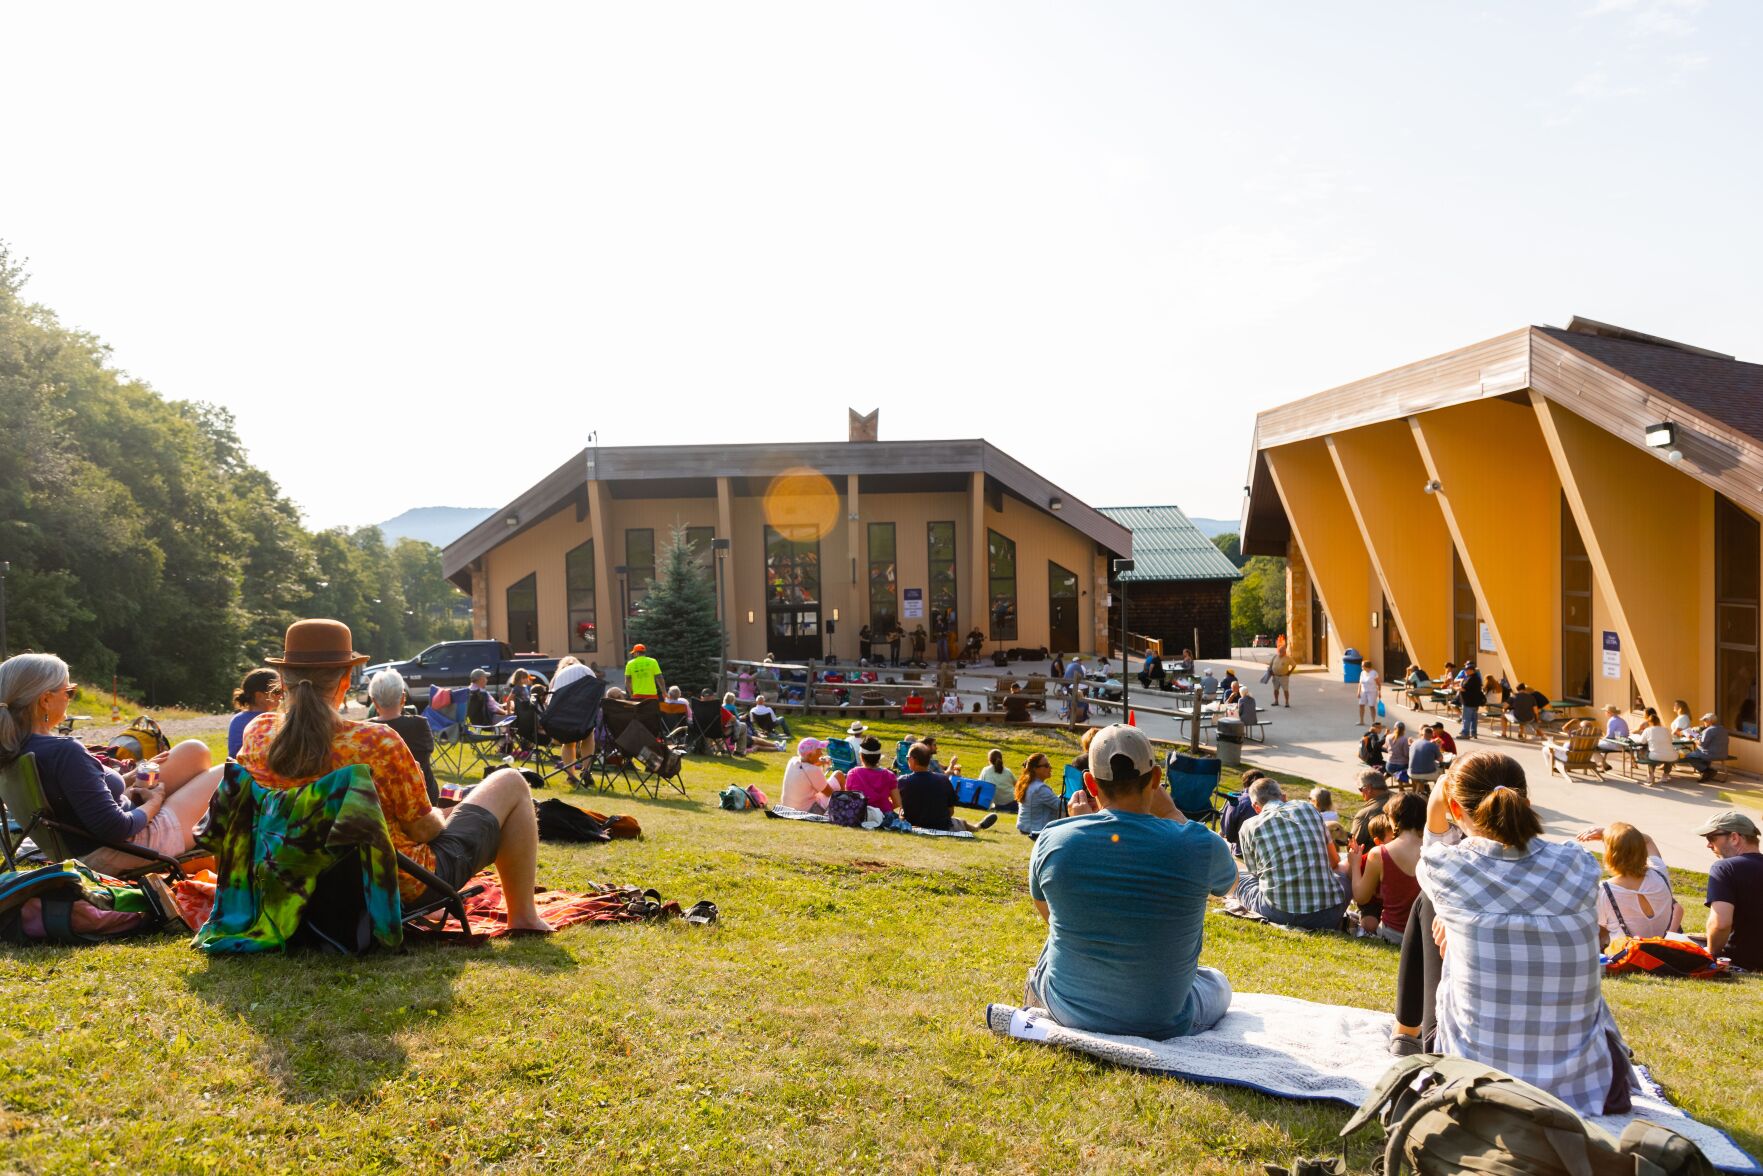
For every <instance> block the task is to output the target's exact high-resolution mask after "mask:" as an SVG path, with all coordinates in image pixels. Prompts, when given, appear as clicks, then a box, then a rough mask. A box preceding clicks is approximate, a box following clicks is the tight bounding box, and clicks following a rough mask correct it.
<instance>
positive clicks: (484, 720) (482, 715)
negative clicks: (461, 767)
mask: <svg viewBox="0 0 1763 1176" xmlns="http://www.w3.org/2000/svg"><path fill="white" fill-rule="evenodd" d="M514 724H515V716H513V715H509V716H508V717H506V718H502V719H498V718H496V717H495V716H494V715H492V714H491V713H490V695H489V692H488V691H485V690H470V691H467V692H466V696H465V726H464V728H463V729H462V731H461V732H460V736H459V742H460V744H461V746H462V747H463V749H464V750H465V751H468V752H470V753H471V755H472V756H473V757H474V759H473V762H472V763H471V764H470V765H468V766H467V767H466V769H465V770H466V771H472V770H475V769H477V768H490V769H495V768H500V767H503V766H504V761H506V760H507V759H508V758H509V757H510V756H512V755H513V754H514V747H515V726H514Z"/></svg>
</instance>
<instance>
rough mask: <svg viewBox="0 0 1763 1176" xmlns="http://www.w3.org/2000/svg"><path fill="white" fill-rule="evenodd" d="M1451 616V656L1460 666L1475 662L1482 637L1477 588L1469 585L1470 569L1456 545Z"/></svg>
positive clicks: (1432, 671) (1453, 562)
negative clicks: (1477, 616) (1476, 608)
mask: <svg viewBox="0 0 1763 1176" xmlns="http://www.w3.org/2000/svg"><path fill="white" fill-rule="evenodd" d="M1451 614H1452V615H1451V656H1452V657H1453V658H1454V659H1455V660H1456V662H1457V664H1458V665H1462V664H1463V663H1464V662H1466V661H1474V660H1475V646H1476V643H1477V638H1478V637H1479V635H1480V628H1479V627H1478V625H1477V624H1476V619H1475V615H1476V614H1475V588H1474V586H1473V585H1471V584H1470V583H1469V569H1468V568H1466V567H1464V566H1463V557H1462V556H1461V555H1458V554H1457V545H1456V544H1455V543H1453V544H1451ZM1427 672H1428V673H1437V672H1438V671H1436V670H1432V669H1429V670H1428V671H1427Z"/></svg>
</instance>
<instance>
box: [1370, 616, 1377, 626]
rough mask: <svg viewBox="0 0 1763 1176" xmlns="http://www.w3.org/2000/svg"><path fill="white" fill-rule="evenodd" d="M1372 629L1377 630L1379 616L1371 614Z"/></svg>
mask: <svg viewBox="0 0 1763 1176" xmlns="http://www.w3.org/2000/svg"><path fill="white" fill-rule="evenodd" d="M1371 627H1372V628H1373V629H1375V628H1377V614H1376V613H1372V614H1371Z"/></svg>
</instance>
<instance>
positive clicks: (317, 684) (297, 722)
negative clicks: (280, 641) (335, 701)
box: [264, 666, 348, 780]
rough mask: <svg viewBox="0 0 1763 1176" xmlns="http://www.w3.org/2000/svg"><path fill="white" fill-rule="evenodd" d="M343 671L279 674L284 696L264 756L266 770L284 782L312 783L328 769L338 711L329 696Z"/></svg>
mask: <svg viewBox="0 0 1763 1176" xmlns="http://www.w3.org/2000/svg"><path fill="white" fill-rule="evenodd" d="M347 672H348V671H347V670H346V669H338V668H335V667H325V668H322V669H320V668H314V669H310V670H300V669H295V668H294V667H292V666H290V667H288V668H286V669H284V670H283V671H282V681H283V682H284V683H285V685H286V688H287V695H286V697H285V698H284V699H283V701H282V722H281V726H279V727H277V728H276V732H275V735H274V736H272V737H271V738H270V741H269V748H268V750H267V751H266V753H265V755H264V760H265V762H266V763H267V764H268V765H269V770H270V771H272V772H274V773H275V774H276V775H278V776H280V777H282V778H283V779H284V780H314V779H317V778H318V777H319V776H322V775H324V774H325V773H326V772H328V771H330V770H331V741H332V740H333V739H334V738H335V737H336V733H337V722H338V720H337V708H336V707H335V706H333V705H332V703H331V697H332V695H333V694H334V693H335V691H336V687H337V682H338V681H339V680H341V677H342V675H343V674H345V673H347Z"/></svg>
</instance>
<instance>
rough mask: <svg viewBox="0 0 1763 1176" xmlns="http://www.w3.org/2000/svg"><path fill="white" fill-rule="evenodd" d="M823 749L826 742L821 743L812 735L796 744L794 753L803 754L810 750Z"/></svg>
mask: <svg viewBox="0 0 1763 1176" xmlns="http://www.w3.org/2000/svg"><path fill="white" fill-rule="evenodd" d="M825 749H826V744H824V743H822V742H821V741H820V740H818V739H815V738H813V737H809V738H807V739H804V740H802V742H800V743H798V744H796V755H797V756H805V755H807V754H808V753H809V752H811V751H823V750H825Z"/></svg>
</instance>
